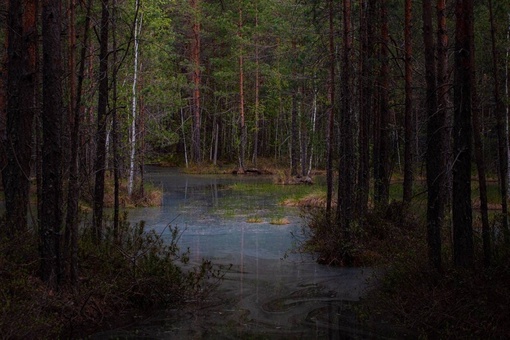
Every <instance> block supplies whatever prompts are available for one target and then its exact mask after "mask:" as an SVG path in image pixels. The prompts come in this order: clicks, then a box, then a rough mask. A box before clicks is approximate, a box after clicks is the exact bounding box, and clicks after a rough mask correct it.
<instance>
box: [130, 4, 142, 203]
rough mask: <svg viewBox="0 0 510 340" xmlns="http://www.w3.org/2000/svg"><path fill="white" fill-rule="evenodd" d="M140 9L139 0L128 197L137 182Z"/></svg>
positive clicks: (136, 11) (134, 30)
mask: <svg viewBox="0 0 510 340" xmlns="http://www.w3.org/2000/svg"><path fill="white" fill-rule="evenodd" d="M139 8H140V2H139V0H136V1H135V13H136V18H135V26H134V29H133V39H134V63H133V87H132V89H131V90H132V92H131V96H132V97H131V128H130V130H129V145H130V156H129V179H128V195H129V196H131V195H132V194H133V182H134V181H135V171H136V167H135V162H136V159H135V155H136V135H137V132H136V109H137V106H136V100H137V96H138V93H137V85H138V56H139V45H140V40H139V35H140V32H141V30H142V18H140V17H139V16H138V12H139Z"/></svg>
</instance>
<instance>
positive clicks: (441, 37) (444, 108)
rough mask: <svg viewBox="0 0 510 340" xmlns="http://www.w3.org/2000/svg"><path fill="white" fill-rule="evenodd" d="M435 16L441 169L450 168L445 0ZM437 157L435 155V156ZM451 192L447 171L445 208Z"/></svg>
mask: <svg viewBox="0 0 510 340" xmlns="http://www.w3.org/2000/svg"><path fill="white" fill-rule="evenodd" d="M436 14H437V44H436V45H437V46H436V47H437V69H436V70H437V73H436V77H437V83H436V86H437V110H438V116H439V117H441V118H442V123H441V125H442V126H443V128H442V130H444V131H442V132H441V137H440V138H442V142H441V143H442V144H441V150H442V151H441V153H440V154H438V155H440V156H439V157H441V158H442V162H443V165H442V167H443V169H451V168H452V145H451V134H452V132H451V130H452V129H451V126H452V124H453V122H452V115H451V109H450V108H449V107H450V103H449V95H450V88H451V84H450V81H449V70H448V31H447V26H446V0H437V6H436ZM436 156H437V155H436ZM451 191H452V173H451V171H450V170H447V171H446V173H445V174H444V184H443V185H442V188H441V195H442V196H443V200H444V205H445V207H446V206H448V204H449V203H450V202H451ZM445 211H446V208H445Z"/></svg>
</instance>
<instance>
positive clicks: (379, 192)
mask: <svg viewBox="0 0 510 340" xmlns="http://www.w3.org/2000/svg"><path fill="white" fill-rule="evenodd" d="M380 10H381V50H380V60H381V69H380V71H379V110H378V115H379V117H378V119H376V129H377V130H378V131H376V135H377V137H378V141H377V144H376V145H377V148H375V149H374V151H375V155H374V168H375V169H374V181H375V184H374V200H375V202H376V204H377V205H379V206H383V207H384V206H386V205H387V204H388V199H389V189H390V177H391V174H390V149H389V147H390V145H389V132H390V130H389V129H390V126H389V123H390V111H389V103H388V100H389V98H388V81H389V59H388V58H389V54H388V44H389V31H388V8H387V0H381V9H380Z"/></svg>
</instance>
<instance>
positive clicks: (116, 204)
mask: <svg viewBox="0 0 510 340" xmlns="http://www.w3.org/2000/svg"><path fill="white" fill-rule="evenodd" d="M138 9H139V6H137V12H136V14H135V15H136V17H137V18H138ZM117 15H118V12H117V0H113V13H112V17H113V18H112V45H113V46H112V48H113V61H112V65H113V69H114V71H113V74H112V78H113V79H112V102H113V103H112V153H113V239H114V241H115V242H119V227H120V155H119V113H118V104H117V102H118V94H117V87H118V70H119V68H118V67H117V61H118V50H117ZM135 29H136V25H135Z"/></svg>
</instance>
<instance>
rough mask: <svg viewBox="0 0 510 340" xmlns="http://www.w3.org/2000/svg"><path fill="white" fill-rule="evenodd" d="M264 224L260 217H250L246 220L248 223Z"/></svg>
mask: <svg viewBox="0 0 510 340" xmlns="http://www.w3.org/2000/svg"><path fill="white" fill-rule="evenodd" d="M262 222H263V220H262V218H260V217H258V216H254V217H248V219H247V220H246V223H262Z"/></svg>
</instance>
